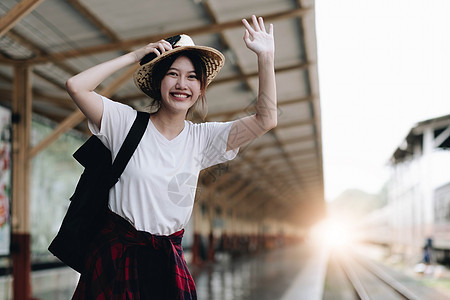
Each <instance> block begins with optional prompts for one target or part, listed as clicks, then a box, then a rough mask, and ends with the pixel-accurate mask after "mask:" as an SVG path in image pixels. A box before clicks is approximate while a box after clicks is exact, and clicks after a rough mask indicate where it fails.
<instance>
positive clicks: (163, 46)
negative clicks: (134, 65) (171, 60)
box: [133, 40, 172, 62]
mask: <svg viewBox="0 0 450 300" xmlns="http://www.w3.org/2000/svg"><path fill="white" fill-rule="evenodd" d="M171 49H172V45H171V44H170V43H169V42H168V41H166V40H160V41H158V42H155V43H150V44H148V45H146V46H144V47H142V48H139V49H137V50H135V51H133V53H134V55H135V56H136V62H139V61H141V59H142V58H143V57H144V56H145V55H147V54H149V53H151V52H153V53H155V54H156V56H160V55H161V54H163V53H164V52H166V51H168V50H171Z"/></svg>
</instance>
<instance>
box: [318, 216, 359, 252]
mask: <svg viewBox="0 0 450 300" xmlns="http://www.w3.org/2000/svg"><path fill="white" fill-rule="evenodd" d="M312 235H313V236H314V237H315V238H316V239H318V240H319V241H320V242H321V243H323V244H324V245H325V246H328V247H330V248H342V247H345V246H348V245H349V244H351V243H352V242H353V240H354V234H353V231H352V228H351V226H350V224H349V223H348V222H345V221H343V220H337V219H326V220H324V221H322V222H320V223H318V224H317V225H316V226H315V227H314V228H313V229H312Z"/></svg>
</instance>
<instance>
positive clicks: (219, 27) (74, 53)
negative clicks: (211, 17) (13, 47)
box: [30, 8, 311, 64]
mask: <svg viewBox="0 0 450 300" xmlns="http://www.w3.org/2000/svg"><path fill="white" fill-rule="evenodd" d="M310 10H311V9H310V8H297V9H293V10H288V11H284V12H280V13H274V14H269V15H265V16H263V18H264V19H265V20H266V21H267V22H273V21H278V20H284V19H289V18H295V17H300V16H302V15H304V14H305V13H307V12H309V11H310ZM238 27H239V28H240V27H242V20H241V19H239V20H233V21H229V22H224V23H218V24H208V25H206V26H199V27H194V28H187V29H186V30H184V33H185V34H187V35H190V36H195V35H201V34H211V33H218V32H222V31H224V30H228V29H233V28H238ZM179 33H180V31H179V30H177V31H171V32H163V33H158V34H154V35H149V36H144V37H140V38H135V39H130V40H123V41H117V42H112V43H107V44H102V45H98V46H94V47H87V48H82V49H74V50H70V51H66V52H60V53H53V54H47V55H43V56H41V57H37V58H34V59H32V60H31V61H30V63H34V64H38V63H46V62H49V61H59V60H64V59H67V58H74V57H79V56H86V55H93V54H97V53H102V52H110V51H119V50H124V49H127V48H132V47H135V46H140V45H144V44H147V43H149V42H150V41H157V40H160V39H164V38H166V37H168V36H173V35H177V34H179Z"/></svg>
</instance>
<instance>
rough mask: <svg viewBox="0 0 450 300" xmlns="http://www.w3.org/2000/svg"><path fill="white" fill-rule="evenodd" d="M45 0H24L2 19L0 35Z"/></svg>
mask: <svg viewBox="0 0 450 300" xmlns="http://www.w3.org/2000/svg"><path fill="white" fill-rule="evenodd" d="M43 1H44V0H22V1H21V2H19V3H18V4H17V5H16V6H14V7H13V8H12V9H11V10H10V11H9V12H8V13H7V14H6V15H4V16H3V17H2V18H1V19H0V37H2V36H3V35H4V34H5V33H7V32H8V31H9V30H10V29H11V28H13V27H14V25H16V24H17V23H19V22H20V20H22V19H23V18H24V17H25V16H26V15H28V14H29V13H30V12H31V11H32V10H33V9H35V8H36V7H37V6H38V5H39V4H41V2H43Z"/></svg>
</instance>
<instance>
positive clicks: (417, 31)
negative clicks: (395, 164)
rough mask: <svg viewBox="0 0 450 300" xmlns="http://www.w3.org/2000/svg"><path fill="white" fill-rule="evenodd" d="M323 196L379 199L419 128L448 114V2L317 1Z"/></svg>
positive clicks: (449, 69) (449, 46)
mask: <svg viewBox="0 0 450 300" xmlns="http://www.w3.org/2000/svg"><path fill="white" fill-rule="evenodd" d="M315 12H316V35H317V48H318V50H317V51H318V70H319V85H320V101H321V116H322V140H323V160H324V176H325V197H326V200H327V201H332V200H333V199H335V198H336V197H337V196H339V195H340V194H341V193H342V192H343V191H345V190H347V189H353V188H357V189H361V190H364V191H366V192H368V193H378V192H379V190H380V189H381V188H382V186H383V185H384V184H385V182H386V181H387V179H388V177H389V167H388V164H387V163H388V160H389V158H390V157H391V155H392V154H393V152H394V150H395V149H396V148H397V147H398V146H399V145H400V144H401V142H402V141H403V139H404V138H405V137H406V135H407V134H408V132H409V130H410V129H411V128H412V127H413V126H414V125H415V124H416V123H418V122H420V121H423V120H426V119H430V118H435V117H439V116H443V115H448V114H450V1H449V0H426V1H424V0H421V1H419V0H377V1H375V0H339V1H336V0H316V1H315Z"/></svg>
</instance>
